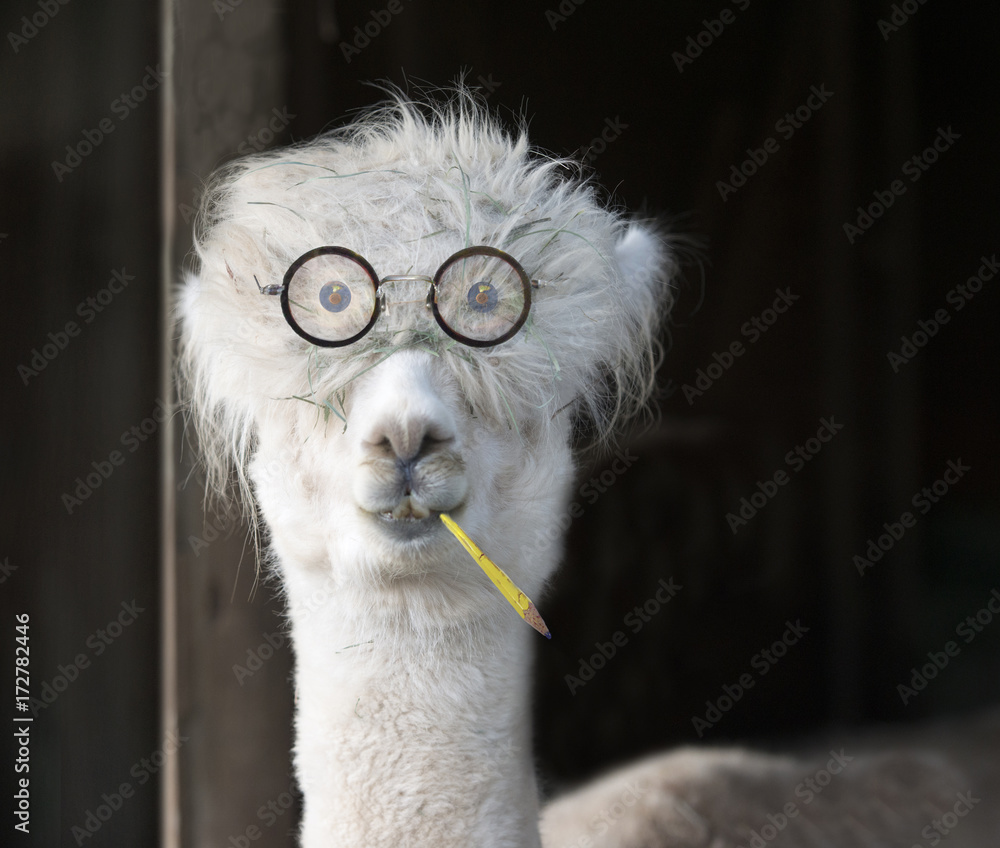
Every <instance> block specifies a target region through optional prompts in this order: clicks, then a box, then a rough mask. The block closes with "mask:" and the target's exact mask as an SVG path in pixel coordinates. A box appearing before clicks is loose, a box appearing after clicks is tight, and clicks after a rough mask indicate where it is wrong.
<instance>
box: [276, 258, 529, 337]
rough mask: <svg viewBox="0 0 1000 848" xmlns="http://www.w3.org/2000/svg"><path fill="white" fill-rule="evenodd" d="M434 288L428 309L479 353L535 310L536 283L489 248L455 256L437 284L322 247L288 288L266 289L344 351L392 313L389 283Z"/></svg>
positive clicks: (296, 270) (295, 320)
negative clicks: (382, 270)
mask: <svg viewBox="0 0 1000 848" xmlns="http://www.w3.org/2000/svg"><path fill="white" fill-rule="evenodd" d="M402 280H416V281H425V282H427V283H428V284H429V289H428V291H427V300H426V304H425V305H426V307H427V308H428V309H430V310H431V311H432V312H433V313H434V318H435V320H436V321H437V322H438V325H439V326H440V327H441V329H442V330H444V332H445V333H447V334H448V335H449V336H451V337H452V338H453V339H455V340H456V341H459V342H461V343H462V344H466V345H470V346H471V347H490V346H492V345H497V344H500V343H501V342H505V341H507V340H508V339H510V338H511V337H512V336H514V334H515V333H517V331H518V330H520V329H521V327H522V326H523V324H524V322H525V321H526V320H527V318H528V311H529V310H530V309H531V286H532V281H531V280H530V279H529V278H528V275H527V274H526V273H525V272H524V269H523V268H522V267H521V266H520V265H519V264H518V263H517V261H516V260H515V259H514V258H513V257H511V256H508V255H507V254H506V253H504V252H503V251H502V250H498V249H497V248H495V247H487V246H485V245H482V246H479V247H467V248H465V249H464V250H460V251H458V253H456V254H454V255H453V256H451V257H450V258H449V259H447V260H446V261H445V263H444V264H443V265H442V266H441V267H440V268H439V269H438V271H437V273H436V274H435V275H434V277H433V278H431V277H425V276H421V275H408V274H403V275H395V276H388V277H382V278H381V279H380V278H379V276H378V274H376V273H375V269H374V268H372V266H371V265H370V264H369V263H368V261H367V260H365V259H364V258H363V257H361V256H359V255H358V254H357V253H355V252H354V251H352V250H348V249H347V248H346V247H317V248H314V249H313V250H310V251H308V252H307V253H303V254H302V255H301V256H300V257H299V258H298V259H296V260H295V261H294V262H293V263H292V264H291V265H290V266H289V268H288V270H287V271H286V272H285V279H284V283H283V284H282V285H280V286H274V285H270V286H261V285H260V283H258V287H259V288H260V291H261V293H262V294H269V295H275V294H280V295H281V311H282V313H283V314H284V316H285V320H286V321H288V324H289V326H290V327H291V328H292V329H293V330H294V331H295V332H296V333H298V334H299V335H300V336H302V338H304V339H306V340H308V341H310V342H312V343H313V344H315V345H319V346H320V347H342V346H344V345H349V344H351V343H352V342H356V341H357V340H358V339H360V338H361V337H362V336H364V335H365V334H366V333H367V332H368V331H369V330H371V328H372V327H373V326H375V322H376V321H377V320H378V316H379V315H380V314H381V311H382V309H383V308H385V304H384V301H385V292H384V290H383V288H382V286H383V285H384V284H385V283H389V282H395V281H402Z"/></svg>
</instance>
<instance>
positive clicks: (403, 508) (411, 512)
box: [381, 495, 431, 521]
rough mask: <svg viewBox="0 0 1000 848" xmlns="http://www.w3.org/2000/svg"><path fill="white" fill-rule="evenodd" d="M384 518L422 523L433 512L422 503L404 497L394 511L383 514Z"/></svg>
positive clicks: (408, 496) (407, 496)
mask: <svg viewBox="0 0 1000 848" xmlns="http://www.w3.org/2000/svg"><path fill="white" fill-rule="evenodd" d="M381 515H382V517H383V518H387V519H392V520H395V521H414V520H415V521H421V520H423V519H425V518H430V517H431V511H430V510H429V509H427V507H425V506H424V505H423V504H422V503H419V502H418V501H415V500H414V499H413V498H412V497H410V495H404V496H403V498H402V500H400V502H399V503H398V504H396V506H395V508H394V509H391V510H386V511H385V512H383V513H381Z"/></svg>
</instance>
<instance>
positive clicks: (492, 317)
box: [180, 96, 669, 614]
mask: <svg viewBox="0 0 1000 848" xmlns="http://www.w3.org/2000/svg"><path fill="white" fill-rule="evenodd" d="M430 111H431V114H430V116H429V117H428V116H427V115H426V114H425V111H423V110H421V109H420V108H419V107H417V106H414V105H412V104H408V103H404V102H402V101H399V100H397V101H395V102H393V103H392V104H391V105H389V106H387V107H384V108H382V109H380V110H377V111H374V112H371V113H369V114H368V115H367V116H366V117H364V118H363V119H361V120H360V121H359V122H358V123H356V124H355V125H353V126H351V127H348V128H347V129H346V130H343V131H339V132H335V133H331V134H328V135H325V136H322V137H320V138H319V139H317V140H315V141H312V142H308V143H304V144H301V145H299V146H296V147H292V148H287V149H282V150H278V151H275V152H271V153H266V154H263V155H259V156H254V157H250V158H247V159H242V160H239V161H238V162H236V163H234V164H232V165H230V166H228V167H227V168H225V169H224V170H223V171H222V172H221V173H220V174H219V175H218V176H217V177H216V178H215V180H214V182H213V183H212V184H211V185H210V186H209V188H208V191H207V193H206V197H205V200H204V203H203V207H202V216H201V227H200V232H199V234H198V238H197V245H196V249H197V256H198V260H199V265H200V267H199V268H198V269H197V271H196V273H195V274H192V275H190V276H189V277H188V279H187V280H186V282H185V285H184V288H183V292H182V296H181V300H180V313H181V327H182V347H181V350H182V369H183V374H184V377H185V384H186V386H187V387H188V398H189V401H190V405H191V409H192V412H193V417H194V420H195V423H196V427H197V430H198V432H199V436H200V441H201V446H202V451H203V454H204V455H205V459H206V462H207V466H208V470H209V477H210V480H211V481H212V483H213V484H217V483H218V482H219V481H221V480H224V479H228V476H229V475H228V467H229V466H228V464H229V463H233V462H234V463H235V468H236V476H237V478H238V479H239V480H240V482H241V483H242V484H243V487H244V490H245V494H247V495H249V496H250V497H252V498H255V499H256V502H257V504H258V505H259V506H260V509H261V513H262V515H263V517H264V519H265V521H266V523H267V525H268V528H269V532H270V537H271V542H272V545H273V547H274V549H275V551H276V553H277V555H278V559H279V560H280V561H281V562H282V563H283V568H284V569H285V572H286V576H287V572H288V570H289V569H291V568H293V567H294V569H296V570H297V571H298V572H301V573H312V574H315V575H323V576H324V577H325V578H326V579H332V580H333V581H335V582H336V583H337V584H338V585H342V586H346V587H354V588H357V589H359V590H363V591H372V590H373V589H376V588H377V589H378V590H380V591H384V592H391V591H396V590H400V589H404V590H405V589H406V587H410V588H413V587H417V586H419V589H420V591H421V592H423V593H424V594H425V595H435V593H437V594H436V595H435V596H436V597H437V598H438V601H439V603H438V604H437V607H440V606H441V603H440V602H443V601H444V599H446V598H447V604H448V605H449V606H450V608H451V609H453V610H455V611H458V612H459V614H460V612H461V610H462V608H463V607H462V605H463V603H467V604H468V605H469V608H470V609H472V608H474V607H475V606H476V605H479V604H481V603H482V602H483V601H482V593H481V591H480V589H481V586H482V580H481V577H482V575H477V574H476V573H474V570H473V569H470V568H468V567H466V566H467V563H463V565H462V566H461V567H458V566H456V562H457V561H458V560H459V559H460V558H461V556H462V554H461V552H460V550H459V549H458V546H457V545H456V543H455V540H454V539H452V538H451V537H450V536H449V534H448V533H447V531H446V530H445V529H444V527H443V526H441V523H440V521H438V520H437V519H438V515H439V514H440V513H441V512H451V513H452V514H453V515H454V516H455V518H456V520H458V521H459V522H460V523H461V524H462V526H463V527H465V529H466V530H467V531H468V532H469V533H470V535H471V536H472V537H473V538H474V539H476V540H477V541H478V542H479V543H480V545H481V546H482V547H483V548H484V549H485V550H487V551H489V552H490V554H491V556H493V557H494V558H495V559H497V561H498V562H501V563H503V564H504V567H508V566H510V567H512V568H514V570H513V571H512V572H511V577H512V578H514V580H515V581H516V582H518V584H519V585H521V586H523V588H524V589H525V591H527V592H528V593H529V594H530V593H531V592H532V591H533V590H534V591H537V590H538V588H539V586H540V584H541V583H542V582H544V580H545V578H546V577H547V576H548V574H549V572H550V571H551V568H552V567H553V566H554V563H555V556H556V547H555V546H553V545H551V544H549V542H550V541H551V540H552V538H553V536H554V535H558V534H557V533H554V532H552V531H550V530H549V527H550V526H551V525H552V523H553V522H554V521H555V519H557V518H559V517H560V513H561V509H562V508H563V502H564V497H565V493H566V491H567V486H568V484H569V481H570V477H571V472H572V465H571V458H570V440H571V432H572V424H573V421H574V417H583V418H585V419H586V420H588V421H589V422H590V423H589V425H588V426H589V428H590V429H591V431H592V432H596V433H597V434H599V435H600V434H604V433H607V432H608V431H609V430H610V428H611V427H612V426H613V424H614V423H615V421H616V420H617V419H618V418H619V417H621V416H622V415H626V414H628V413H630V412H632V411H634V410H635V409H636V408H637V407H639V406H641V405H642V404H643V403H644V402H645V400H646V397H647V395H648V391H649V387H650V383H651V372H652V365H653V354H652V351H653V346H654V344H655V341H654V340H655V332H656V328H657V325H658V321H659V318H660V317H661V316H662V309H663V307H664V304H663V300H664V299H665V294H666V286H665V280H666V278H667V276H668V272H669V268H668V264H669V256H668V253H667V251H666V248H665V247H664V245H663V243H662V242H661V241H660V240H659V239H658V238H657V237H656V236H654V235H653V234H652V233H651V232H649V231H647V230H645V229H643V228H641V227H638V226H635V225H631V226H630V225H628V224H627V223H626V222H625V221H624V220H623V219H622V217H621V216H620V215H619V214H617V213H615V212H613V211H609V210H608V209H607V208H605V207H604V206H603V205H602V204H601V203H600V202H599V200H598V199H597V197H596V196H595V191H594V189H593V188H592V187H591V186H590V185H588V184H587V183H586V182H585V181H582V180H580V179H578V178H574V176H573V173H574V169H573V168H572V167H571V166H570V164H569V163H567V162H563V161H558V160H553V159H549V158H543V157H541V156H538V155H536V154H534V153H533V152H532V151H531V150H530V149H529V146H528V144H527V142H526V140H525V138H524V137H523V135H522V136H521V137H519V138H516V139H512V138H510V137H508V136H507V135H505V134H504V133H503V131H501V129H499V128H498V127H497V125H496V124H495V123H493V122H492V120H491V119H490V118H489V117H488V116H487V115H486V114H485V113H484V112H483V111H482V110H481V109H480V108H478V107H477V106H476V105H475V104H474V103H473V102H472V101H471V100H470V99H469V98H466V97H465V96H461V97H460V98H459V99H458V100H457V102H455V103H453V104H448V105H444V106H441V107H439V108H438V109H436V110H430ZM480 246H484V247H485V248H486V250H483V251H472V252H471V253H469V252H466V251H467V250H468V249H469V248H473V247H480ZM331 247H336V248H341V249H340V250H329V249H327V250H316V249H317V248H331ZM456 255H457V256H456ZM290 269H291V270H290ZM398 277H404V278H403V279H395V278H398ZM387 278H390V279H387ZM283 286H284V287H285V288H284V290H283V291H282V287H283ZM529 301H530V307H529V305H528V302H529ZM286 319H287V320H286ZM520 321H523V323H520V325H518V322H520ZM515 330H516V332H515ZM506 336H509V338H506ZM499 337H505V338H502V339H501V340H500V341H499V342H496V340H497V339H498V338H499ZM329 342H335V344H329ZM341 342H349V343H343V344H341ZM494 342H496V343H494ZM513 563H522V565H521V566H512V565H511V564H513ZM528 563H530V567H528V565H527V564H528ZM292 564H294V566H293V565H292ZM490 603H492V601H491V602H490ZM431 606H434V604H433V603H432V604H431Z"/></svg>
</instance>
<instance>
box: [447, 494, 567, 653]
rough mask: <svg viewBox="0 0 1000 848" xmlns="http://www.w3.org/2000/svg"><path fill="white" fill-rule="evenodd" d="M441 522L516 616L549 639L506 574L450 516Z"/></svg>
mask: <svg viewBox="0 0 1000 848" xmlns="http://www.w3.org/2000/svg"><path fill="white" fill-rule="evenodd" d="M441 521H442V522H443V523H444V526H445V527H447V528H448V529H449V530H450V531H451V532H452V533H453V534H454V535H455V538H456V539H458V541H459V542H461V543H462V547H463V548H465V550H466V551H467V552H468V554H469V556H471V557H472V558H473V559H474V560H475V561H476V562H477V563H478V564H479V567H480V568H481V569H482V570H483V571H484V572H485V573H486V576H487V577H489V578H490V580H491V581H492V583H493V585H494V586H496V587H497V589H499V590H500V594H502V595H503V596H504V597H505V598H506V599H507V601H508V603H510V605H511V606H512V607H514V609H515V610H517V614H518V615H519V616H521V618H523V619H524V620H525V621H526V622H528V624H530V625H531V626H532V627H533V628H535V630H537V631H538V632H539V633H541V634H542V635H543V636H544V637H545V638H546V639H551V638H552V634H551V633H550V632H549V628H548V627H546V626H545V622H544V621H542V617H541V616H540V615H539V614H538V610H537V609H536V607H535V605H534V604H533V603H532V602H531V599H530V598H529V597H528V596H527V595H525V594H524V592H522V591H521V590H520V589H518V588H517V586H515V585H514V581H513V580H511V579H510V578H509V577H508V576H507V574H506V572H505V571H504V570H503V569H502V568H500V567H499V566H498V565H497V564H496V563H494V562H493V560H491V559H490V558H489V557H488V556H486V554H484V553H483V552H482V551H481V550H480V549H479V546H478V545H477V544H476V543H475V542H473V541H472V539H471V538H470V537H469V534H468V533H466V532H465V531H464V530H463V529H462V528H461V527H459V526H458V524H456V523H455V520H454V519H453V518H452V517H451V516H450V515H448V514H447V513H445V512H442V513H441Z"/></svg>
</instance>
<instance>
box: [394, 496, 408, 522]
mask: <svg viewBox="0 0 1000 848" xmlns="http://www.w3.org/2000/svg"><path fill="white" fill-rule="evenodd" d="M410 515H411V511H410V498H409V496H406V497H404V498H403V499H402V500H401V501H400V502H399V503H398V504H397V505H396V508H395V509H394V510H393V511H392V517H393V518H409V517H410Z"/></svg>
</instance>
